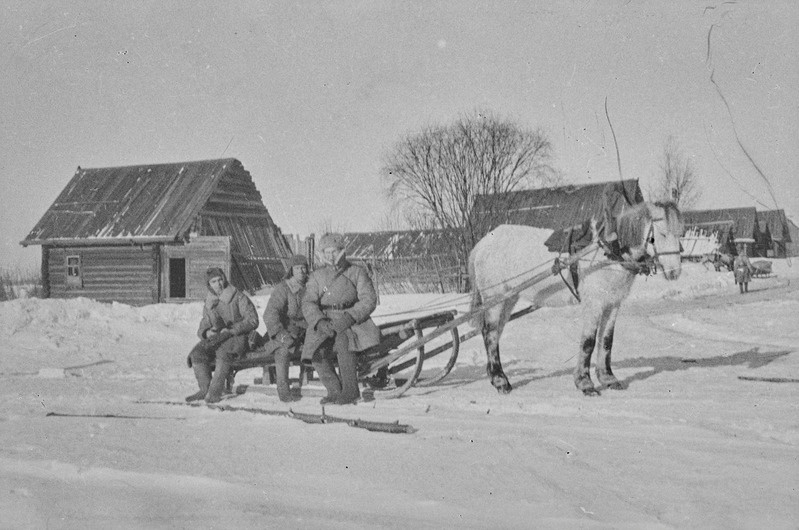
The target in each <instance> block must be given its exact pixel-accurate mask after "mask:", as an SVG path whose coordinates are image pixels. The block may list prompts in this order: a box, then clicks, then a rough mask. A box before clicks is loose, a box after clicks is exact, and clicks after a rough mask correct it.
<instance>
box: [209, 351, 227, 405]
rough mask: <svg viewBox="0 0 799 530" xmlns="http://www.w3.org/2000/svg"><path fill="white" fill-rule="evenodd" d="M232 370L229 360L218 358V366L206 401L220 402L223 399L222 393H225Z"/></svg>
mask: <svg viewBox="0 0 799 530" xmlns="http://www.w3.org/2000/svg"><path fill="white" fill-rule="evenodd" d="M229 372H230V366H229V365H228V362H227V361H226V360H223V359H217V360H216V368H215V369H214V376H213V378H212V379H211V384H210V385H209V386H208V394H207V395H206V396H205V402H206V403H219V402H220V401H222V394H224V393H225V386H226V384H227V376H228V373H229Z"/></svg>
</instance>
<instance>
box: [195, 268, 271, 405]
mask: <svg viewBox="0 0 799 530" xmlns="http://www.w3.org/2000/svg"><path fill="white" fill-rule="evenodd" d="M206 279H207V282H208V291H209V292H208V297H207V298H206V300H205V306H204V307H203V318H202V320H201V321H200V327H199V329H198V330H197V336H199V337H200V339H201V340H200V342H199V343H197V345H196V346H194V348H192V350H191V353H189V356H188V358H187V359H186V361H187V363H188V365H189V368H194V376H195V377H196V378H197V384H198V385H199V387H200V390H199V391H198V392H196V393H194V394H192V395H190V396H187V397H186V401H198V400H200V399H205V401H206V402H207V403H216V402H218V401H220V400H221V399H222V394H223V393H224V391H225V384H226V382H227V377H228V374H229V373H230V363H231V362H233V361H235V360H236V359H238V358H239V357H241V356H242V355H243V354H244V353H246V352H247V351H248V349H249V344H248V335H249V333H250V332H251V331H253V330H255V328H257V327H258V312H257V311H256V310H255V306H254V305H253V303H252V302H251V301H250V299H249V298H247V295H245V294H244V293H242V292H241V291H239V290H238V289H236V288H235V287H233V286H232V285H230V284H229V283H228V281H227V277H226V276H225V273H224V271H223V270H222V269H220V268H218V267H211V268H209V269H208V271H207V272H206ZM212 365H213V366H214V368H213V370H212V368H211V367H212ZM212 372H213V378H212V376H211V373H212Z"/></svg>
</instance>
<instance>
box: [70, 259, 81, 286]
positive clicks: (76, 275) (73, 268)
mask: <svg viewBox="0 0 799 530" xmlns="http://www.w3.org/2000/svg"><path fill="white" fill-rule="evenodd" d="M82 273H83V271H82V267H81V261H80V256H67V281H66V284H67V287H77V288H82V287H83V274H82Z"/></svg>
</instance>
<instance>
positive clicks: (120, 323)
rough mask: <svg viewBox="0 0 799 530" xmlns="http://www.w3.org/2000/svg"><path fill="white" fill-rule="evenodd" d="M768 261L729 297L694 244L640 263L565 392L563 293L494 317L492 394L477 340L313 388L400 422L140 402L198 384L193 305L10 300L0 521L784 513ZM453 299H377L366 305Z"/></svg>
mask: <svg viewBox="0 0 799 530" xmlns="http://www.w3.org/2000/svg"><path fill="white" fill-rule="evenodd" d="M774 270H775V273H776V274H775V275H774V276H772V277H770V278H764V279H760V278H759V279H755V280H754V282H753V283H752V284H751V285H750V289H751V292H750V293H749V294H746V295H740V294H738V289H737V287H736V286H735V285H734V284H733V280H732V273H717V272H715V271H713V270H709V271H708V270H706V269H705V268H704V267H702V266H701V265H697V264H686V266H685V268H684V273H683V276H682V277H681V279H680V280H678V281H677V282H670V283H667V282H665V281H664V280H663V279H661V278H659V277H650V278H646V279H638V280H637V281H636V285H635V287H634V288H633V293H632V295H631V297H630V300H628V302H627V304H626V305H625V306H623V308H622V312H621V314H620V317H619V322H618V326H617V330H616V341H615V344H614V347H615V350H614V367H615V372H616V375H617V376H618V377H619V379H622V380H623V381H624V382H625V383H627V384H628V388H627V389H626V390H624V391H611V390H605V391H603V392H602V395H601V396H600V397H596V398H588V397H584V396H583V395H582V394H580V393H579V392H578V391H577V390H576V389H575V387H574V384H573V382H572V375H571V372H572V368H573V365H574V356H575V354H576V352H577V342H578V335H577V334H578V330H579V326H580V322H579V312H578V311H577V308H576V307H561V308H544V309H541V310H539V311H537V312H535V313H533V314H531V315H528V316H526V317H524V318H522V319H520V320H517V321H514V322H512V323H510V324H509V325H508V328H507V330H506V332H505V334H504V336H503V338H502V343H501V347H502V358H503V363H504V366H505V369H506V372H507V374H508V376H509V378H510V380H511V383H512V384H513V386H514V390H513V392H512V393H511V394H509V395H499V394H497V392H496V391H495V390H494V389H493V388H492V387H491V385H490V383H489V381H488V380H487V378H486V376H485V368H484V365H485V353H484V350H483V346H482V341H481V340H480V339H479V338H476V339H472V340H470V341H468V342H466V343H464V344H463V345H462V347H461V352H460V357H459V359H458V363H457V365H456V366H455V369H454V370H453V372H452V373H451V374H450V375H449V376H448V377H447V378H446V379H444V380H443V381H442V382H441V383H440V384H439V385H437V386H433V387H430V388H418V389H412V390H411V391H409V392H408V393H407V394H406V395H405V396H404V397H402V398H401V399H397V400H388V401H385V400H377V401H368V402H361V403H359V404H358V405H355V406H348V407H336V406H332V407H327V408H326V412H327V413H328V414H331V415H335V416H339V417H346V418H360V419H364V420H375V421H395V420H398V421H399V422H400V423H404V424H410V425H412V426H413V427H414V428H415V429H417V432H415V433H413V434H384V433H373V432H368V431H366V430H363V429H356V428H352V427H348V426H346V425H344V424H327V425H309V424H305V423H303V422H300V421H297V420H293V419H289V418H285V417H276V416H266V415H257V414H251V413H247V412H220V411H216V410H210V409H207V408H190V407H181V406H168V405H156V404H137V403H136V401H137V400H182V399H183V396H185V395H188V394H189V393H191V392H193V391H194V387H195V383H194V378H193V375H192V373H191V371H190V370H189V369H187V368H186V366H185V357H186V354H187V352H188V351H189V349H190V348H191V346H192V345H193V344H194V341H195V338H194V337H195V335H194V332H195V329H196V325H197V322H198V321H199V317H200V307H201V306H200V304H185V305H158V306H148V307H143V308H133V307H129V306H125V305H120V304H100V303H96V302H93V301H90V300H86V299H77V300H71V301H64V300H39V299H23V300H15V301H10V302H3V303H0V339H2V348H1V349H0V383H2V386H1V387H0V398H1V399H2V403H3V406H2V407H1V408H0V514H2V515H0V528H222V527H239V528H242V527H243V528H273V527H287V528H299V527H304V528H319V527H321V528H400V527H401V528H674V527H676V528H719V527H729V528H796V527H797V525H799V491H798V488H799V461H798V459H799V410H797V409H798V408H799V407H798V406H797V403H799V384H797V381H799V316H797V315H799V287H797V286H799V264H797V263H796V262H794V263H793V266H789V264H788V263H786V261H785V260H774ZM255 301H256V305H257V306H258V307H259V310H260V311H262V310H263V308H264V307H265V305H266V301H267V297H266V296H258V297H256V298H255ZM467 304H468V298H467V297H463V296H457V295H446V296H441V295H394V296H384V297H382V300H381V305H380V307H379V308H378V311H377V313H376V315H377V316H378V317H379V318H378V320H380V319H382V320H390V319H392V318H397V316H398V315H397V314H396V313H399V312H403V311H408V310H417V311H418V310H421V311H429V310H432V309H435V308H440V307H446V308H450V307H452V308H458V309H461V310H465V309H466V308H467V307H468V305H467ZM465 331H468V327H464V329H463V330H462V332H465ZM444 357H445V355H440V356H438V357H436V358H435V359H433V360H431V362H430V363H428V364H429V365H430V366H431V367H432V368H435V365H437V364H440V363H442V362H444ZM258 375H260V374H259V373H258V371H257V370H250V371H245V372H242V373H241V374H239V375H238V377H237V383H251V382H252V378H253V377H256V376H258ZM740 376H743V377H748V378H769V379H775V380H778V381H783V382H769V381H762V380H748V379H740V378H739V377H740ZM226 403H228V404H230V405H231V406H237V407H238V406H241V407H252V408H261V409H269V410H287V409H288V408H289V406H288V405H284V404H280V403H279V402H278V401H277V399H276V398H275V397H273V396H270V395H265V394H263V393H258V392H252V391H249V392H246V393H245V394H243V395H240V396H237V397H235V398H233V399H231V400H229V401H227V402H226ZM291 408H293V409H294V410H295V411H300V412H313V413H319V412H320V411H321V407H320V406H319V404H318V398H311V397H305V398H304V399H302V400H301V401H299V402H296V403H292V404H291ZM49 412H58V413H63V414H76V415H86V416H92V415H94V416H93V417H58V416H47V415H46V414H47V413H49ZM103 415H115V416H117V417H102V416H103ZM119 416H128V417H119Z"/></svg>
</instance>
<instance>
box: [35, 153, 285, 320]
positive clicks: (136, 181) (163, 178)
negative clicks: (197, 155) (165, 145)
mask: <svg viewBox="0 0 799 530" xmlns="http://www.w3.org/2000/svg"><path fill="white" fill-rule="evenodd" d="M21 244H22V245H23V246H28V245H41V246H42V281H43V284H44V290H45V294H46V295H47V296H51V297H54V298H73V297H78V296H84V297H87V298H93V299H95V300H100V301H118V302H123V303H127V304H131V305H145V304H151V303H157V302H172V301H185V300H199V299H202V298H204V297H205V294H206V292H207V291H206V280H205V271H206V269H207V268H208V267H210V266H218V267H221V268H222V269H223V270H225V271H226V273H227V274H228V278H229V279H230V281H231V283H232V284H233V285H235V286H237V287H238V288H240V289H244V290H248V291H254V290H256V289H258V288H260V287H261V286H262V285H264V284H269V283H276V282H277V281H279V280H280V278H281V276H282V274H283V272H284V262H285V259H286V258H287V257H288V256H290V255H291V251H290V250H289V247H288V245H287V243H286V240H285V238H284V237H283V234H282V233H281V231H280V229H279V228H278V227H277V226H276V225H275V223H274V222H273V221H272V218H271V216H270V215H269V212H268V211H267V209H266V207H265V206H264V204H263V202H262V198H261V194H260V193H259V192H258V190H257V189H256V187H255V183H254V182H253V180H252V177H251V176H250V174H249V172H247V171H246V170H245V169H244V167H243V166H242V164H241V162H239V161H238V160H236V159H233V158H226V159H219V160H203V161H196V162H182V163H174V164H152V165H141V166H127V167H109V168H95V169H83V168H80V167H78V169H77V171H76V172H75V175H74V176H73V177H72V179H71V180H70V181H69V183H68V184H67V186H66V187H65V188H64V190H63V191H62V192H61V194H60V195H59V196H58V198H57V199H56V200H55V202H54V203H53V205H52V206H51V207H50V208H49V209H48V210H47V212H45V214H44V216H43V217H42V218H41V220H40V221H39V222H38V223H37V224H36V226H35V227H34V228H33V230H31V232H30V233H29V234H28V236H27V237H26V238H25V239H24V240H23V241H22V242H21Z"/></svg>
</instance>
